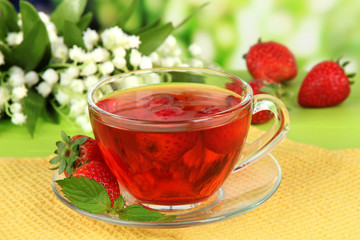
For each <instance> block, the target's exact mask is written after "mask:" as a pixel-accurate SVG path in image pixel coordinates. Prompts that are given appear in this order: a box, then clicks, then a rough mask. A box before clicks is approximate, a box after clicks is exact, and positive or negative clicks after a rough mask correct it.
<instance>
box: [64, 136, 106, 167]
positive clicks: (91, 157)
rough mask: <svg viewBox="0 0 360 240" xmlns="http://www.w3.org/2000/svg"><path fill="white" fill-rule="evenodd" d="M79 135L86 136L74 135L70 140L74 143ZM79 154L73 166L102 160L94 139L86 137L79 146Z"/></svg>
mask: <svg viewBox="0 0 360 240" xmlns="http://www.w3.org/2000/svg"><path fill="white" fill-rule="evenodd" d="M80 137H87V136H85V135H75V136H73V137H72V138H71V142H72V143H74V142H75V140H76V139H78V138H80ZM79 151H80V152H79V155H78V157H77V160H76V162H75V166H74V167H75V168H76V167H78V166H80V165H82V164H84V163H85V162H90V161H103V158H102V155H101V151H100V148H99V146H98V144H97V142H96V140H95V139H93V138H90V137H87V140H86V142H84V143H83V144H81V145H80V146H79Z"/></svg>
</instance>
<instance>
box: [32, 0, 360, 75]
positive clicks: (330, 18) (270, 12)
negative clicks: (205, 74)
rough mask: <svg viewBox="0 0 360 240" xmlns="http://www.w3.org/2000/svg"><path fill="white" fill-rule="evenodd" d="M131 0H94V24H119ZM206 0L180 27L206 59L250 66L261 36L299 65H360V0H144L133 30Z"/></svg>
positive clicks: (174, 17)
mask: <svg viewBox="0 0 360 240" xmlns="http://www.w3.org/2000/svg"><path fill="white" fill-rule="evenodd" d="M60 1H61V0H52V1H47V0H43V1H36V0H30V2H32V3H33V4H34V5H35V6H36V8H37V9H41V10H44V11H47V10H48V11H51V9H52V8H54V6H56V5H57V4H58V3H59V2H60ZM131 2H132V1H129V0H89V1H88V3H89V4H88V7H87V11H92V12H94V13H95V16H96V23H95V24H93V27H94V28H99V29H104V28H107V27H111V26H114V24H116V22H117V20H118V19H119V17H120V16H121V15H122V14H124V11H125V10H126V9H127V7H128V6H129V5H130V4H131ZM204 3H208V5H207V6H206V7H205V8H203V9H201V11H199V12H198V13H197V14H196V15H195V16H193V17H192V18H191V19H190V21H188V22H187V23H186V24H185V25H183V26H182V27H181V28H179V29H177V30H176V31H175V32H174V35H175V36H176V37H177V39H179V40H181V43H182V44H183V45H184V46H189V45H190V44H191V43H193V42H196V43H197V44H199V45H200V46H201V47H202V49H203V50H204V51H203V55H202V57H203V59H204V60H205V61H206V62H210V63H211V62H214V63H216V64H218V65H220V66H221V67H223V68H224V69H232V70H241V69H245V61H244V60H243V58H242V56H243V55H244V54H245V53H246V52H247V51H248V49H249V48H250V46H251V45H253V44H254V43H256V42H257V41H258V39H259V38H261V39H262V40H263V41H270V40H272V41H277V42H280V43H282V44H284V45H286V46H287V47H288V48H289V49H290V50H292V51H293V52H294V54H295V56H296V58H297V61H298V65H299V69H300V71H301V70H308V69H309V68H310V67H311V66H313V65H314V64H315V63H317V62H319V61H320V60H326V59H334V60H336V59H338V58H339V57H342V58H343V59H344V60H350V61H351V63H350V64H349V65H348V66H347V68H346V70H347V72H356V71H357V70H358V69H359V66H360V60H359V56H360V1H358V0H209V1H206V0H181V1H179V0H139V1H138V7H137V11H136V13H135V14H133V15H132V18H131V20H130V21H129V22H128V23H127V25H126V26H125V29H126V30H128V31H133V30H136V29H139V27H141V26H143V25H146V24H148V23H151V22H153V21H155V20H157V19H158V18H161V21H163V22H168V21H171V22H173V23H174V25H177V24H179V23H180V22H181V21H182V20H183V19H184V18H185V17H187V16H188V15H189V14H191V13H192V12H193V11H194V10H196V9H197V8H199V6H201V5H203V4H204Z"/></svg>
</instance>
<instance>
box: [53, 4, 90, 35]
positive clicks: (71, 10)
mask: <svg viewBox="0 0 360 240" xmlns="http://www.w3.org/2000/svg"><path fill="white" fill-rule="evenodd" d="M86 4H87V0H64V1H62V2H61V3H60V4H59V6H58V7H57V8H56V9H55V11H54V12H53V13H52V14H51V21H52V22H53V23H54V24H55V26H56V28H57V30H58V33H59V34H60V35H61V34H63V31H64V30H65V28H64V24H65V22H66V21H69V22H73V23H77V22H79V21H80V20H81V16H82V14H83V13H84V10H85V7H86Z"/></svg>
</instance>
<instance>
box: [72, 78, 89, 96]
mask: <svg viewBox="0 0 360 240" xmlns="http://www.w3.org/2000/svg"><path fill="white" fill-rule="evenodd" d="M70 88H71V90H72V91H74V92H77V93H83V92H84V88H85V86H84V83H83V81H82V80H80V79H74V80H72V82H71V83H70Z"/></svg>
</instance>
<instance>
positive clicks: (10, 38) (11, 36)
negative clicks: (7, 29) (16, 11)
mask: <svg viewBox="0 0 360 240" xmlns="http://www.w3.org/2000/svg"><path fill="white" fill-rule="evenodd" d="M23 40H24V35H23V32H11V33H8V35H7V36H6V42H7V43H8V44H9V46H16V45H19V44H20V43H21V42H22V41H23Z"/></svg>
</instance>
